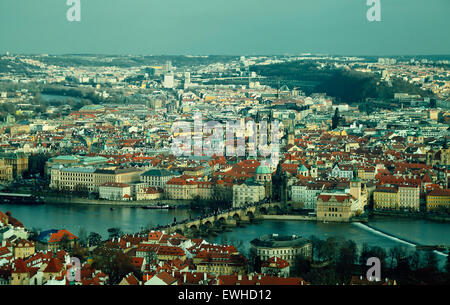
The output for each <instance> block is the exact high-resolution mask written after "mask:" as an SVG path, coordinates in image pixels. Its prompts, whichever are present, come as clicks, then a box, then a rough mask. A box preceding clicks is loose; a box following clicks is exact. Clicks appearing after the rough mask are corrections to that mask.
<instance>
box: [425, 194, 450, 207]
mask: <svg viewBox="0 0 450 305" xmlns="http://www.w3.org/2000/svg"><path fill="white" fill-rule="evenodd" d="M436 210H447V211H450V189H444V190H433V191H431V192H430V193H429V194H428V195H427V211H436Z"/></svg>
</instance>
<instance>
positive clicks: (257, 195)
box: [233, 182, 265, 208]
mask: <svg viewBox="0 0 450 305" xmlns="http://www.w3.org/2000/svg"><path fill="white" fill-rule="evenodd" d="M264 197H265V188H264V186H263V185H261V184H259V183H256V182H245V183H242V184H241V185H237V184H235V185H233V207H237V208H238V207H241V206H243V205H245V204H248V203H254V202H258V201H261V200H262V199H264Z"/></svg>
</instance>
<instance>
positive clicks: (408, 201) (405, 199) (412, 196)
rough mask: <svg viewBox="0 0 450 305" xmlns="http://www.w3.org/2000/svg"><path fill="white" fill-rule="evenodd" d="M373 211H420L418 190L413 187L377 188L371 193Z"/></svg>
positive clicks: (388, 186)
mask: <svg viewBox="0 0 450 305" xmlns="http://www.w3.org/2000/svg"><path fill="white" fill-rule="evenodd" d="M373 203H374V209H377V210H413V211H419V209H420V188H419V186H413V185H386V186H378V187H377V188H376V189H375V191H374V192H373Z"/></svg>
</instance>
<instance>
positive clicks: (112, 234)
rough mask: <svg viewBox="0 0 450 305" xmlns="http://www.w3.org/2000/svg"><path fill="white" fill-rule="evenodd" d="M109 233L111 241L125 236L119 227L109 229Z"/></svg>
mask: <svg viewBox="0 0 450 305" xmlns="http://www.w3.org/2000/svg"><path fill="white" fill-rule="evenodd" d="M108 233H109V239H113V238H119V237H120V236H122V235H123V232H122V230H121V229H120V228H118V227H114V228H109V229H108Z"/></svg>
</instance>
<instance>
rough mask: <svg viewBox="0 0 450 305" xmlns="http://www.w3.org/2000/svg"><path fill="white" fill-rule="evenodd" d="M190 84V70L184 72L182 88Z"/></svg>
mask: <svg viewBox="0 0 450 305" xmlns="http://www.w3.org/2000/svg"><path fill="white" fill-rule="evenodd" d="M190 85H191V72H185V73H184V89H187V88H189V86H190Z"/></svg>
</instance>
